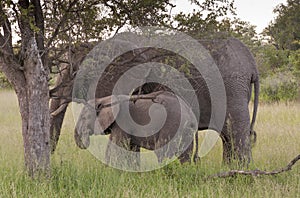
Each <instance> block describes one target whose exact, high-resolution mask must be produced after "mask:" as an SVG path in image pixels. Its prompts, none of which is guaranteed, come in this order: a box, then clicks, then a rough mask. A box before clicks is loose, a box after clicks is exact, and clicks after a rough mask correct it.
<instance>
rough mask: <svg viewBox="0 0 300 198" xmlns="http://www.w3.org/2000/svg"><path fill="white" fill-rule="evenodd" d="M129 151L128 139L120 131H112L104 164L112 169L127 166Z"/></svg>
mask: <svg viewBox="0 0 300 198" xmlns="http://www.w3.org/2000/svg"><path fill="white" fill-rule="evenodd" d="M129 150H130V139H129V138H128V135H127V134H126V133H125V132H123V131H121V130H113V131H112V132H111V134H110V136H109V141H108V144H107V148H106V152H105V162H106V164H107V165H111V166H113V167H123V166H127V163H124V162H127V161H128V158H129V156H128V151H129Z"/></svg>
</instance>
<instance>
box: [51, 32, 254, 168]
mask: <svg viewBox="0 0 300 198" xmlns="http://www.w3.org/2000/svg"><path fill="white" fill-rule="evenodd" d="M199 42H200V43H201V44H202V45H203V46H204V47H205V48H206V49H207V50H208V51H209V52H210V54H211V56H212V57H213V59H214V61H215V63H216V65H217V67H218V69H219V71H220V73H221V76H222V78H223V82H224V85H225V90H226V96H224V97H226V101H227V106H226V118H225V122H224V125H223V127H222V128H221V129H217V130H218V132H219V133H220V136H221V138H222V142H223V160H224V162H225V163H231V161H232V160H233V159H237V160H239V161H240V162H241V163H242V164H248V163H249V162H250V161H251V159H252V154H251V141H250V139H251V134H252V135H254V136H255V134H256V133H255V132H254V130H253V127H254V123H255V120H256V114H257V107H258V94H259V76H258V71H257V68H256V64H255V60H254V58H253V56H252V54H251V52H250V51H249V50H248V48H247V47H246V46H245V45H244V44H243V43H241V42H240V41H239V40H237V39H235V38H228V39H216V40H205V41H203V40H202V41H199ZM170 57H171V58H170ZM170 59H171V60H172V61H170ZM151 61H152V62H163V63H167V64H169V65H170V66H172V67H174V68H177V69H178V70H182V69H183V70H185V68H188V72H185V73H184V74H185V76H186V78H187V79H188V80H189V81H190V84H191V85H192V86H193V89H194V90H195V92H196V95H197V98H198V103H199V107H200V112H201V116H200V120H199V124H198V126H199V130H203V129H207V128H208V127H209V123H210V121H211V117H212V114H217V113H218V112H212V101H211V97H210V93H209V90H208V87H207V85H206V82H205V80H204V78H203V77H202V76H201V74H200V73H199V71H198V70H197V69H196V68H195V67H193V66H189V67H182V66H183V65H185V64H186V60H184V59H183V58H182V57H179V56H178V55H177V54H174V53H172V52H169V51H163V50H161V49H155V48H147V49H138V50H134V51H130V52H128V53H125V54H123V55H122V56H120V57H118V58H117V59H115V60H114V61H113V62H112V63H111V64H110V65H109V66H108V67H107V68H106V70H105V71H104V73H103V75H102V76H101V78H100V79H99V82H98V84H97V89H96V93H95V97H96V98H102V97H106V96H109V95H112V90H113V87H114V85H115V83H116V82H117V81H118V79H119V78H120V77H121V76H122V74H123V73H125V72H126V71H128V70H129V69H130V68H132V67H133V66H136V65H138V64H141V63H146V62H151ZM78 64H79V63H78ZM207 69H208V70H209V69H210V68H207ZM144 77H145V78H146V77H147V76H146V75H145V76H144ZM212 80H213V79H212ZM253 84H254V105H253V116H252V121H251V123H250V115H249V110H248V104H249V101H250V98H251V93H252V85H253ZM164 88H165V87H164V86H161V85H158V84H156V83H147V84H145V85H144V86H142V88H141V89H140V90H139V92H140V93H150V92H153V91H156V90H159V89H164ZM69 89H72V87H69ZM128 94H130V93H128ZM62 100H63V99H62ZM62 100H59V101H60V103H61V101H62ZM53 101H55V100H53ZM64 103H66V101H64ZM57 104H59V103H58V102H57ZM59 107H61V105H59V106H56V107H55V106H53V107H51V109H52V110H53V112H54V113H53V123H54V124H55V123H58V122H59V123H60V122H61V117H58V116H57V115H59V114H61V113H63V111H61V109H59ZM64 108H66V107H64ZM64 108H62V109H64ZM55 109H59V111H55ZM60 126H61V124H60V125H59V127H57V129H58V130H52V132H51V134H52V135H51V137H54V136H56V137H57V135H56V134H58V133H59V132H60ZM213 129H214V130H216V128H213ZM56 143H57V141H55V140H54V141H52V148H53V149H55V145H56Z"/></svg>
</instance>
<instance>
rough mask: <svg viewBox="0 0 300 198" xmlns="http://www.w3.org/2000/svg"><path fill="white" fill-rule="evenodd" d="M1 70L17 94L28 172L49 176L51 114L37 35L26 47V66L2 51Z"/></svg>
mask: <svg viewBox="0 0 300 198" xmlns="http://www.w3.org/2000/svg"><path fill="white" fill-rule="evenodd" d="M0 70H1V71H3V73H4V74H5V75H6V77H7V78H8V80H9V81H10V83H11V84H12V85H13V87H14V90H15V92H16V94H17V97H18V102H19V108H20V114H21V117H22V135H23V142H24V158H25V167H26V171H28V173H29V175H30V176H32V177H37V176H40V175H46V176H47V175H49V171H50V169H49V167H50V146H49V131H50V114H49V88H48V81H47V77H48V73H47V70H46V69H45V67H44V66H43V64H42V61H41V57H40V55H39V51H38V49H37V44H36V41H35V38H34V37H32V38H31V39H30V40H29V42H28V44H27V47H26V52H25V56H24V68H21V65H20V64H19V63H18V62H17V61H16V60H15V59H14V57H13V55H12V54H8V53H6V51H4V50H0Z"/></svg>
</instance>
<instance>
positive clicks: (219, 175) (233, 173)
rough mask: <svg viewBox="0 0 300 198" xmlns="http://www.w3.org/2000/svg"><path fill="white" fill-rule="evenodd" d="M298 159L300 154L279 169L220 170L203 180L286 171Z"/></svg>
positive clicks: (273, 173)
mask: <svg viewBox="0 0 300 198" xmlns="http://www.w3.org/2000/svg"><path fill="white" fill-rule="evenodd" d="M299 160H300V155H298V156H297V157H295V158H294V159H293V160H292V161H291V162H290V163H289V164H288V165H287V166H286V167H283V168H281V169H279V170H274V171H270V172H269V171H262V170H249V171H244V170H231V171H228V172H221V173H217V174H214V175H210V176H208V177H207V178H205V179H204V180H208V179H213V178H225V177H233V176H236V175H251V176H254V177H257V176H260V175H276V174H279V173H282V172H286V171H289V170H292V166H294V165H295V164H296V162H297V161H299Z"/></svg>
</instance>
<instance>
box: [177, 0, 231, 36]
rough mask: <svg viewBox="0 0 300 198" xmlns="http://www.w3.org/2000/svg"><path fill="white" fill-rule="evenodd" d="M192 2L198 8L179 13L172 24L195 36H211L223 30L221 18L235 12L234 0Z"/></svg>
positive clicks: (195, 0) (194, 0) (196, 0)
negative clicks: (189, 11)
mask: <svg viewBox="0 0 300 198" xmlns="http://www.w3.org/2000/svg"><path fill="white" fill-rule="evenodd" d="M191 2H192V3H194V4H195V5H196V8H197V9H194V11H193V13H189V14H184V13H182V12H181V13H179V14H177V15H176V16H175V17H174V22H173V24H172V25H173V27H174V28H176V29H177V30H179V31H182V32H186V33H188V34H189V35H191V36H193V37H194V38H198V39H201V38H202V39H203V38H209V37H211V36H212V35H213V36H216V34H217V33H219V32H223V30H224V26H223V25H222V23H221V22H219V20H220V19H221V18H222V17H224V16H226V15H228V14H229V13H231V14H235V8H234V6H233V2H234V1H233V0H225V1H213V0H206V1H204V2H202V3H200V2H199V1H198V0H191ZM225 28H226V27H225Z"/></svg>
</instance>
